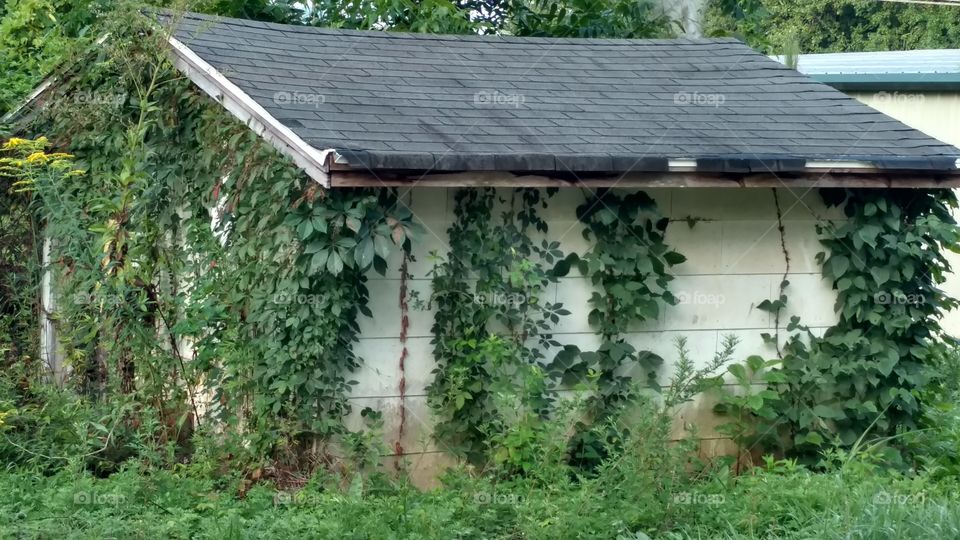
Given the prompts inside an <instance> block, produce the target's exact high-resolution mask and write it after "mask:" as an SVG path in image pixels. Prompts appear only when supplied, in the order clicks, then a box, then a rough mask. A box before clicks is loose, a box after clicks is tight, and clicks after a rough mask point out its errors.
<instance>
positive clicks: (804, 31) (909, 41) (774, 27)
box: [704, 0, 960, 54]
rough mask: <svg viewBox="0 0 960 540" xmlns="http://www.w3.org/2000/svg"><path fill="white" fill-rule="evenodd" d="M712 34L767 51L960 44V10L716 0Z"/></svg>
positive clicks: (837, 0) (864, 0)
mask: <svg viewBox="0 0 960 540" xmlns="http://www.w3.org/2000/svg"><path fill="white" fill-rule="evenodd" d="M704 15H705V16H704V21H705V22H704V32H705V33H706V34H707V35H711V36H719V35H733V36H737V37H739V38H741V39H743V40H744V41H745V42H746V43H747V44H748V45H750V46H751V47H754V48H756V49H759V50H761V51H763V52H766V53H768V54H782V53H783V51H784V48H786V47H788V46H789V44H790V42H791V41H793V40H798V41H799V44H800V50H801V52H804V53H814V52H846V51H884V50H911V49H941V48H954V47H958V46H960V8H957V7H953V6H933V5H910V4H904V3H897V2H878V1H874V0H802V1H791V0H711V1H710V2H709V3H708V4H707V8H706V10H705V14H704Z"/></svg>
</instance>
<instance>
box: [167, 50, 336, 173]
mask: <svg viewBox="0 0 960 540" xmlns="http://www.w3.org/2000/svg"><path fill="white" fill-rule="evenodd" d="M167 42H168V43H169V44H170V47H171V52H172V56H173V64H174V66H175V67H176V68H177V69H179V70H180V71H181V72H183V73H184V74H185V75H186V76H187V77H188V78H189V79H190V80H191V81H193V83H194V84H196V85H197V86H198V87H199V88H200V89H201V90H203V91H204V92H205V93H206V94H207V95H209V96H210V97H211V98H213V99H214V101H216V102H217V103H219V104H220V105H222V106H223V107H224V108H225V109H226V110H227V111H228V112H229V113H230V114H232V115H233V116H234V117H236V118H237V119H238V120H240V121H241V122H243V123H244V124H246V125H247V127H249V128H250V129H252V130H253V131H254V133H256V134H257V135H258V136H260V137H263V138H264V139H266V140H267V141H268V142H269V143H270V144H272V145H273V146H274V148H276V149H277V150H279V151H280V152H281V153H283V154H284V155H286V156H287V157H289V158H291V159H292V160H293V161H294V163H296V164H297V165H298V166H300V167H301V168H302V169H303V170H304V172H306V173H307V175H308V176H310V178H313V179H314V180H315V181H316V182H317V183H319V184H320V185H322V186H323V187H326V188H329V187H330V175H329V167H328V165H327V161H328V158H330V157H331V156H332V154H333V153H334V151H333V150H332V149H329V150H317V149H316V148H314V147H313V146H310V145H309V144H307V142H306V141H304V140H303V139H301V138H300V136H298V135H297V134H296V133H294V132H293V131H292V130H291V129H290V128H288V127H287V126H285V125H283V124H282V123H281V122H280V121H279V120H277V119H276V118H274V116H273V115H271V114H270V113H269V112H267V110H266V109H264V108H263V107H262V106H261V105H260V104H259V103H257V102H256V101H254V100H253V98H251V97H250V96H249V95H247V93H246V92H244V91H243V90H241V89H240V88H239V87H238V86H237V85H235V84H233V83H232V82H230V80H229V79H227V78H226V77H225V76H224V75H223V74H222V73H220V72H219V71H217V69H216V68H214V67H213V66H212V65H210V64H209V63H207V61H206V60H204V59H202V58H200V56H198V55H197V54H196V53H195V52H193V50H191V49H190V48H189V47H188V46H187V45H185V44H184V43H183V42H181V41H180V40H178V39H177V38H175V37H173V36H172V35H171V36H169V37H168V38H167Z"/></svg>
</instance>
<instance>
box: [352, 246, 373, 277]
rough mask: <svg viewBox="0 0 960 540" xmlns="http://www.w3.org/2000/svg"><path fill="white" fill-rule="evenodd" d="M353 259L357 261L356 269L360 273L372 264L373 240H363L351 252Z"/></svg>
mask: <svg viewBox="0 0 960 540" xmlns="http://www.w3.org/2000/svg"><path fill="white" fill-rule="evenodd" d="M353 256H354V259H355V260H356V261H357V268H359V269H360V271H364V270H366V269H367V268H368V267H369V266H370V264H372V263H373V256H374V247H373V240H371V239H370V238H364V239H363V240H362V241H361V242H360V243H359V244H358V245H357V247H356V248H354V251H353Z"/></svg>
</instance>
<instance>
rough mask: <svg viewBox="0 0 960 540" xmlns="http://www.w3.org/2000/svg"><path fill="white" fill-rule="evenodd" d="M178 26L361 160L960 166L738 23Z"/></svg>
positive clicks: (210, 22)
mask: <svg viewBox="0 0 960 540" xmlns="http://www.w3.org/2000/svg"><path fill="white" fill-rule="evenodd" d="M174 38H175V39H176V40H178V41H179V42H181V43H182V44H183V45H184V46H185V47H187V48H189V50H190V51H192V54H195V55H196V56H197V57H199V59H201V60H202V62H201V63H206V64H209V66H212V68H213V69H215V70H216V72H218V74H219V75H222V76H223V77H225V78H226V79H227V80H228V81H229V82H230V83H232V84H233V85H235V86H236V87H237V88H239V89H240V90H241V91H242V92H243V93H244V94H246V95H247V96H249V97H250V98H252V100H254V101H255V102H256V104H257V105H258V106H260V107H262V108H263V109H264V110H265V111H266V112H267V113H269V116H271V117H272V118H274V119H276V120H277V121H278V122H279V123H281V124H282V126H284V127H285V128H288V129H289V130H290V131H292V133H293V134H295V135H296V137H299V138H300V139H302V141H305V142H306V143H307V144H308V145H309V146H311V147H312V148H313V149H316V150H319V151H325V152H327V151H328V152H335V153H336V154H337V155H339V156H340V157H341V159H342V161H345V162H346V163H347V164H348V165H349V166H353V167H357V168H365V169H371V170H377V169H390V170H395V169H410V170H436V171H482V170H492V171H514V172H516V171H546V172H550V171H557V172H578V171H590V172H600V171H603V172H621V171H653V170H655V171H664V170H669V163H670V162H671V160H673V161H676V160H692V161H693V162H695V163H696V170H704V171H742V172H746V171H765V172H766V171H775V170H798V169H803V167H804V166H805V165H806V164H808V163H810V162H811V161H815V160H833V161H840V160H842V161H850V160H855V161H860V162H866V163H869V164H871V165H872V166H875V167H877V168H879V169H910V170H955V169H956V168H957V157H958V156H960V150H958V149H957V148H954V147H953V146H950V145H947V144H945V143H942V142H940V141H937V140H935V139H933V138H931V137H929V136H927V135H925V134H923V133H921V132H919V131H917V130H915V129H912V128H910V127H908V126H906V125H904V124H902V123H900V122H899V121H897V120H894V119H892V118H890V117H888V116H886V115H884V114H882V113H880V112H877V111H876V110H874V109H871V108H869V107H867V106H866V105H863V104H861V103H859V102H858V101H856V100H855V99H853V98H851V97H849V96H847V95H845V94H843V93H841V92H839V91H837V90H836V89H834V88H831V87H830V86H827V85H825V84H823V83H820V82H817V81H815V80H813V79H811V78H810V77H808V76H806V75H802V74H800V73H798V72H797V71H794V70H792V69H788V68H786V67H784V66H783V65H781V64H780V63H778V62H776V61H775V60H772V59H770V58H767V57H766V56H764V55H762V54H760V53H758V52H756V51H754V50H752V49H750V48H749V47H747V46H746V45H744V44H743V43H741V42H739V41H737V40H735V39H729V38H725V39H654V40H627V39H556V38H518V37H505V36H454V35H430V34H404V33H392V32H377V31H350V30H335V29H327V28H315V27H305V26H290V25H280V24H271V23H264V22H256V21H248V20H237V19H227V18H218V17H209V16H201V15H195V14H187V15H185V16H183V17H182V18H181V19H179V20H178V22H177V29H176V31H175V33H174ZM219 75H218V76H219Z"/></svg>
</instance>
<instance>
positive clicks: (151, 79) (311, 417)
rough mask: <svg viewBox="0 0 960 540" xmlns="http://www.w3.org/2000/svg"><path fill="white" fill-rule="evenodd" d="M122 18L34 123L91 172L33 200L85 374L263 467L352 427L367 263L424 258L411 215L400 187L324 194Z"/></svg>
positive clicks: (380, 266) (101, 395)
mask: <svg viewBox="0 0 960 540" xmlns="http://www.w3.org/2000/svg"><path fill="white" fill-rule="evenodd" d="M113 24H114V27H113V28H111V39H110V40H109V41H108V42H107V43H106V44H105V46H104V47H102V48H98V49H97V50H95V51H93V52H92V53H91V54H92V55H93V56H94V58H91V59H90V61H89V62H88V63H86V64H84V65H83V67H82V69H78V70H77V71H76V73H73V74H72V75H71V77H70V78H68V79H67V80H66V82H65V83H64V84H62V85H61V86H60V87H58V88H57V90H56V92H55V93H54V94H53V95H51V96H50V97H48V98H47V100H46V103H45V106H44V107H43V108H42V109H41V110H39V111H38V116H37V118H36V120H35V121H34V123H33V125H32V126H31V129H35V130H40V131H43V132H47V133H50V134H51V140H52V142H53V143H54V145H56V146H57V147H60V148H65V149H69V150H70V151H71V152H72V153H74V154H75V155H77V157H78V160H80V164H81V166H82V167H84V168H85V169H87V174H85V175H83V176H81V177H78V178H70V179H69V180H66V179H64V180H58V181H56V182H50V183H48V184H44V185H37V186H35V195H34V208H35V211H36V213H37V218H38V222H40V223H42V224H43V226H44V227H45V234H46V236H47V237H49V238H52V239H53V243H54V252H55V257H56V264H55V265H54V267H53V268H52V270H53V271H54V272H55V275H56V277H57V281H58V289H59V291H60V297H61V302H60V306H59V309H58V326H59V330H60V336H61V339H62V341H63V344H64V346H65V348H66V350H67V355H68V358H69V359H70V361H71V362H72V363H73V373H74V376H75V378H76V379H77V380H75V381H73V382H74V383H75V384H77V385H78V386H79V387H81V388H83V389H84V390H85V391H86V392H87V393H88V394H89V395H91V397H93V398H95V399H99V400H116V399H121V400H126V401H128V402H130V403H132V404H133V409H132V410H133V411H134V412H132V413H130V414H127V415H126V418H124V419H123V422H124V423H125V424H126V425H128V426H130V427H131V428H133V427H136V426H143V425H145V424H147V423H151V424H156V425H157V426H158V429H160V430H161V431H163V430H165V429H166V428H163V427H162V426H164V425H167V426H170V425H173V426H176V428H177V429H182V428H183V426H193V425H195V424H196V423H197V422H198V420H199V415H200V414H198V413H203V414H206V415H210V417H212V418H216V419H218V420H220V421H223V422H225V423H226V425H228V426H233V427H234V428H235V429H236V431H235V432H236V433H237V434H238V436H239V438H238V442H241V445H240V446H238V449H241V450H240V452H242V453H246V455H249V456H254V457H255V459H262V458H263V457H264V456H276V455H277V453H278V452H280V451H282V450H283V449H285V448H286V449H298V448H301V449H302V448H305V447H308V448H312V447H314V446H315V444H316V443H317V441H318V440H322V439H326V438H329V437H330V436H331V435H333V434H337V433H342V432H343V431H344V428H343V421H342V419H343V416H344V415H345V414H346V413H347V412H348V411H349V404H348V402H347V399H346V396H347V395H348V393H349V390H350V388H351V386H352V382H351V381H350V373H351V372H352V371H354V370H355V369H356V368H357V367H358V366H359V365H360V362H361V359H360V358H357V357H356V355H355V354H354V353H353V351H352V346H353V344H354V342H355V341H356V339H357V334H358V325H357V319H358V318H359V317H360V316H363V315H370V313H369V310H368V309H367V308H366V303H367V291H366V288H365V285H364V282H365V279H366V278H365V273H366V272H367V271H368V270H375V271H379V272H381V273H383V272H385V271H386V257H387V256H388V255H389V254H390V253H391V252H392V251H394V250H397V249H405V250H409V248H410V246H411V242H412V240H413V238H414V236H415V235H416V234H417V228H416V226H415V225H414V224H413V218H412V215H411V214H410V212H409V210H407V209H406V208H405V206H403V205H402V204H398V201H397V198H396V195H395V194H394V193H392V192H390V191H377V190H336V191H330V192H327V191H325V190H323V189H322V188H321V187H320V186H318V185H317V184H315V183H314V182H313V181H312V180H310V179H309V178H307V177H306V176H305V175H303V174H302V173H301V172H300V171H299V170H298V169H297V168H296V167H295V166H294V165H293V164H292V163H290V162H289V160H287V159H286V158H284V157H283V156H281V155H280V154H279V153H278V152H277V151H275V150H274V149H273V148H271V147H270V146H269V145H267V144H266V143H264V142H263V141H262V140H261V139H259V137H257V136H256V135H255V134H254V133H252V132H251V131H250V130H249V128H247V127H246V126H244V125H243V124H241V123H239V122H237V121H236V120H234V119H233V118H232V117H230V116H229V115H228V114H227V113H225V112H224V111H222V109H221V108H220V107H219V106H218V105H216V104H215V103H213V102H212V101H211V100H210V99H209V98H207V97H206V96H205V95H202V94H201V93H200V92H199V91H198V90H197V89H196V88H194V87H193V86H192V85H191V84H190V83H189V81H187V80H186V79H184V78H183V77H182V76H181V75H180V74H179V73H177V72H176V71H175V70H174V69H173V67H172V66H171V65H170V64H169V62H168V61H167V59H166V58H165V56H164V55H163V51H164V50H165V49H164V46H163V42H162V35H160V32H158V31H155V29H154V28H152V27H151V26H150V25H149V23H148V21H146V20H145V19H144V18H142V17H140V16H139V15H136V14H129V16H127V17H119V18H118V19H117V20H115V21H114V23H113ZM211 213H212V214H213V216H211ZM211 218H213V220H212V221H213V223H214V225H213V226H212V225H211ZM203 390H206V391H205V392H204V391H203ZM200 395H203V396H212V399H201V398H200V397H199V396H200ZM201 408H203V409H204V411H200V410H199V409H201ZM161 435H162V436H158V438H157V440H158V441H160V440H162V439H169V434H161Z"/></svg>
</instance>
